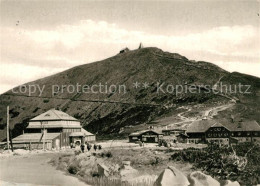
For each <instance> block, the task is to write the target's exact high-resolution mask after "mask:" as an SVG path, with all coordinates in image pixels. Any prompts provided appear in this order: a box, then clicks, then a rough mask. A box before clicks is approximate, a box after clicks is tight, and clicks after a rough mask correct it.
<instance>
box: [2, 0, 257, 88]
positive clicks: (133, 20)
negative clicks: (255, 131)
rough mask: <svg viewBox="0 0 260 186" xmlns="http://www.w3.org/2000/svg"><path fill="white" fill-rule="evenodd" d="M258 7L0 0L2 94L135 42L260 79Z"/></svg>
mask: <svg viewBox="0 0 260 186" xmlns="http://www.w3.org/2000/svg"><path fill="white" fill-rule="evenodd" d="M259 7H260V4H259V1H257V0H255V1H253V0H244V1H237V0H234V1H232V0H226V1H213V0H208V1H196V0H184V1H153V2H148V0H145V1H125V0H122V1H86V0H85V1H54V0H53V1H47V0H42V1H36V0H32V1H28V0H27V1H21V0H19V1H18V0H17V1H11V0H8V1H3V0H1V22H0V27H1V35H0V39H1V40H0V45H1V46H0V47H1V58H0V68H1V74H0V93H3V92H5V91H7V90H9V89H11V88H13V87H14V86H16V85H19V84H22V83H26V82H28V81H33V80H36V79H38V78H41V77H45V76H48V75H51V74H54V73H57V72H61V71H63V70H65V69H68V68H71V67H73V66H76V65H80V64H85V63H90V62H93V61H97V60H101V59H105V58H108V57H111V56H113V55H115V54H117V53H118V52H119V50H120V49H121V48H123V47H126V46H127V47H129V48H130V49H135V48H137V47H138V45H139V43H140V42H142V43H143V45H144V47H149V46H155V47H158V48H161V49H162V50H164V51H169V52H174V53H179V54H181V55H184V56H186V57H187V58H189V59H194V60H204V61H209V62H213V63H215V64H217V65H219V66H220V67H222V68H224V69H226V70H228V71H230V72H232V71H238V72H242V73H246V74H250V75H254V76H258V77H260V52H259V51H260V27H259V25H260V17H259V14H260V10H259ZM90 75H91V74H90Z"/></svg>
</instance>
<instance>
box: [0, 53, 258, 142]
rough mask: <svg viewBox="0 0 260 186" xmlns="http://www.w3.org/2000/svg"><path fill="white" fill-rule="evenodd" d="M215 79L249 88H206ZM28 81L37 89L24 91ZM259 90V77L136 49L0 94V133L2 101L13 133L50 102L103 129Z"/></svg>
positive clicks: (94, 128)
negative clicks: (219, 90) (236, 90)
mask: <svg viewBox="0 0 260 186" xmlns="http://www.w3.org/2000/svg"><path fill="white" fill-rule="evenodd" d="M220 82H221V83H223V84H225V85H233V84H239V83H242V84H246V85H250V88H251V89H250V90H251V93H250V94H248V95H244V94H240V93H234V94H232V95H231V94H221V95H220V94H213V93H207V91H209V90H212V87H213V88H214V87H216V86H217V87H218V84H219V83H220ZM30 85H31V87H33V86H34V85H37V87H38V88H39V89H38V88H37V87H36V89H35V90H34V91H33V92H29V90H28V87H29V86H30ZM176 86H177V88H176ZM180 87H184V89H185V87H186V89H187V87H193V89H194V90H196V92H195V93H194V92H190V91H188V92H187V91H186V92H185V91H179V90H178V88H180ZM198 90H199V91H198ZM259 90H260V79H259V78H256V77H253V76H249V75H244V74H240V73H229V72H227V71H225V70H223V69H221V68H219V67H218V66H216V65H214V64H211V63H208V62H204V61H197V62H195V61H191V60H188V59H187V58H186V57H184V56H181V55H180V54H177V53H169V52H164V51H162V50H161V49H158V48H140V49H137V50H132V51H131V50H130V51H126V52H123V53H119V54H117V55H115V56H113V57H110V58H108V59H105V60H102V61H98V62H94V63H90V64H84V65H80V66H76V67H74V68H71V69H69V70H66V71H63V72H61V73H58V74H55V75H52V76H49V77H46V78H43V79H39V80H36V81H33V82H30V83H27V84H25V85H23V87H20V86H18V87H16V88H14V91H8V92H6V93H4V94H2V95H1V96H0V102H1V104H0V117H1V118H0V126H1V129H2V130H0V131H1V132H0V135H1V139H4V138H5V132H4V130H5V125H6V124H5V123H6V117H5V115H6V106H7V105H9V106H10V116H11V120H10V124H11V127H12V128H14V130H13V135H14V136H16V135H18V134H19V133H21V132H22V130H23V129H24V128H25V127H26V125H27V122H28V120H29V119H31V118H33V117H35V116H37V115H39V114H41V113H43V112H45V111H47V110H49V109H51V108H53V107H55V108H56V109H60V110H62V111H64V112H67V113H68V114H69V115H71V116H74V117H75V118H77V119H79V120H80V121H81V123H82V125H83V127H84V128H86V129H87V130H89V131H91V132H94V133H98V134H107V133H118V132H119V131H120V128H122V127H125V126H134V125H139V124H142V123H147V122H152V121H154V120H155V119H157V118H160V117H162V116H164V115H165V114H168V115H169V114H171V113H173V112H174V110H175V109H176V108H178V107H179V106H181V105H188V104H198V103H200V104H203V103H206V102H207V103H211V102H212V103H213V102H216V101H218V102H221V101H222V102H228V101H230V100H232V99H235V100H236V101H240V102H241V103H240V104H242V103H243V104H244V103H249V102H250V104H251V103H252V104H253V103H254V102H256V103H259ZM14 92H15V93H14ZM249 100H254V101H249ZM256 119H257V118H256ZM14 126H15V127H14Z"/></svg>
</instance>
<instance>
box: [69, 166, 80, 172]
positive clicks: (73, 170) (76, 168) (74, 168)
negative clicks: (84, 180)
mask: <svg viewBox="0 0 260 186" xmlns="http://www.w3.org/2000/svg"><path fill="white" fill-rule="evenodd" d="M68 171H69V173H70V174H77V172H78V171H79V169H78V167H77V166H76V165H70V166H69V167H68Z"/></svg>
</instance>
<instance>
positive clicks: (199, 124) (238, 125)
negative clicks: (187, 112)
mask: <svg viewBox="0 0 260 186" xmlns="http://www.w3.org/2000/svg"><path fill="white" fill-rule="evenodd" d="M222 126H223V127H225V128H226V129H228V130H229V131H260V125H259V124H258V123H257V122H256V121H241V122H234V123H233V122H231V121H228V120H226V119H223V120H220V121H216V120H198V121H194V122H193V123H191V124H190V126H189V127H188V128H187V131H186V132H187V133H199V132H206V131H207V130H208V129H209V128H210V127H222Z"/></svg>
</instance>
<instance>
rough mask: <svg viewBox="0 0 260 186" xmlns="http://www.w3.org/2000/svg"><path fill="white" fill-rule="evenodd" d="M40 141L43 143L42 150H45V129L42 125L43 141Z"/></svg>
mask: <svg viewBox="0 0 260 186" xmlns="http://www.w3.org/2000/svg"><path fill="white" fill-rule="evenodd" d="M42 141H43V146H42V148H43V150H45V127H44V124H43V139H42Z"/></svg>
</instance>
